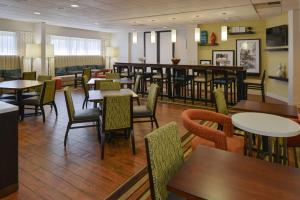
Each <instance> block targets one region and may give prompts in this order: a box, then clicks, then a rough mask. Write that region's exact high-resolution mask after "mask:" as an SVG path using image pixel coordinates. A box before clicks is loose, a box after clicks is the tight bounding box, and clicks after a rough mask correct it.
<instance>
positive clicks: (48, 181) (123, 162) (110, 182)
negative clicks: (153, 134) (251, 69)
mask: <svg viewBox="0 0 300 200" xmlns="http://www.w3.org/2000/svg"><path fill="white" fill-rule="evenodd" d="M73 98H74V103H75V107H76V108H77V109H81V104H82V101H83V93H82V91H81V90H75V91H74V93H73ZM254 99H255V97H254ZM256 99H257V98H256ZM56 102H57V104H58V110H59V116H58V118H57V119H56V117H55V114H54V112H51V111H50V109H49V108H47V110H46V113H47V114H46V123H43V122H42V117H30V118H25V120H24V121H23V122H21V123H20V124H19V183H20V184H19V191H18V192H16V193H14V194H11V195H10V196H7V197H6V198H4V199H5V200H12V199H30V200H34V199H55V200H64V199H80V200H83V199H97V200H99V199H104V198H105V197H107V196H108V195H109V194H110V193H111V192H112V191H114V190H115V189H116V188H117V187H118V186H119V185H120V184H122V183H123V182H124V181H126V180H127V179H128V178H129V177H130V176H132V175H134V174H135V173H137V172H138V171H139V170H140V169H142V168H143V167H145V165H146V155H145V148H144V136H145V135H146V134H147V133H149V132H150V131H151V125H150V123H139V124H135V125H134V130H135V138H136V149H137V154H136V155H135V156H133V155H132V154H131V149H130V142H129V140H125V139H123V138H117V139H114V140H112V141H111V142H110V143H106V144H105V159H104V160H101V159H100V151H99V144H98V142H97V135H96V131H95V129H94V128H87V129H75V130H71V132H70V134H69V139H68V142H67V148H66V149H64V146H63V139H64V134H65V130H66V125H67V122H68V118H67V112H66V106H65V102H64V97H63V93H62V92H57V95H56ZM279 103H280V102H279ZM90 106H92V105H90ZM186 108H188V106H181V105H174V104H162V103H159V104H158V107H157V118H158V122H159V124H160V125H164V124H166V123H168V122H170V121H176V122H177V123H178V124H179V127H180V132H181V134H183V133H185V130H184V128H183V126H182V124H181V118H180V115H181V112H182V111H183V110H184V109H186Z"/></svg>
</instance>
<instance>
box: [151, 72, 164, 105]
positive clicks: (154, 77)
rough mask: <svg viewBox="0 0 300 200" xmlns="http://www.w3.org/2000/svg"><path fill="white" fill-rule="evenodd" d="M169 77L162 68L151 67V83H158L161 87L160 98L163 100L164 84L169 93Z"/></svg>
mask: <svg viewBox="0 0 300 200" xmlns="http://www.w3.org/2000/svg"><path fill="white" fill-rule="evenodd" d="M167 79H168V77H167V74H165V73H164V70H163V68H162V67H159V68H158V67H151V76H150V83H151V84H152V83H156V84H158V85H159V88H160V98H161V99H162V98H163V95H164V83H165V86H166V92H167V93H168V85H167V84H168V80H167Z"/></svg>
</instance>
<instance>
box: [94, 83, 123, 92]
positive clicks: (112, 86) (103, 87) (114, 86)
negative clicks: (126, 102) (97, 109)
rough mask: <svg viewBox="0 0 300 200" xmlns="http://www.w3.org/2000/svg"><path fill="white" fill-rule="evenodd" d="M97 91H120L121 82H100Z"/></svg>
mask: <svg viewBox="0 0 300 200" xmlns="http://www.w3.org/2000/svg"><path fill="white" fill-rule="evenodd" d="M96 89H97V90H102V91H105V90H120V89H121V84H120V82H112V81H110V82H109V81H100V82H99V84H97V83H96Z"/></svg>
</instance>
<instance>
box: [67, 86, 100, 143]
mask: <svg viewBox="0 0 300 200" xmlns="http://www.w3.org/2000/svg"><path fill="white" fill-rule="evenodd" d="M64 95H65V100H66V105H67V110H68V117H69V122H68V126H67V130H66V134H65V139H64V146H65V147H66V144H67V139H68V134H69V131H70V129H76V128H87V127H97V133H98V141H99V143H101V138H100V124H101V121H100V110H99V109H98V108H89V109H85V110H75V108H74V104H73V99H72V94H71V89H70V88H69V87H65V88H64ZM89 122H91V123H92V124H90V125H86V124H84V125H82V126H78V125H76V126H72V125H73V124H80V123H89Z"/></svg>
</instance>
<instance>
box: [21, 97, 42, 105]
mask: <svg viewBox="0 0 300 200" xmlns="http://www.w3.org/2000/svg"><path fill="white" fill-rule="evenodd" d="M23 104H24V105H33V106H35V105H39V104H40V98H39V96H34V97H30V98H27V99H24V100H23Z"/></svg>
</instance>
